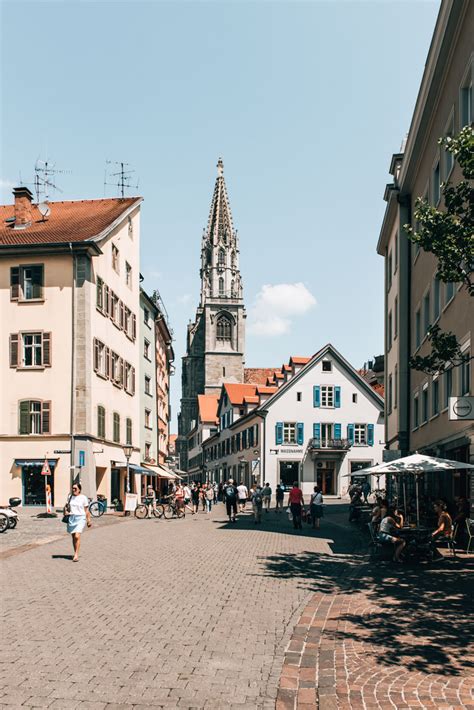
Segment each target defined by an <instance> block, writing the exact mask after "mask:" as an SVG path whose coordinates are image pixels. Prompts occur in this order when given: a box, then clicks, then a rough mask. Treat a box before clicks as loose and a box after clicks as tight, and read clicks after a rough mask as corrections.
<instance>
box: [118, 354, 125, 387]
mask: <svg viewBox="0 0 474 710" xmlns="http://www.w3.org/2000/svg"><path fill="white" fill-rule="evenodd" d="M119 384H120V387H123V386H124V384H125V360H124V359H123V358H120V360H119Z"/></svg>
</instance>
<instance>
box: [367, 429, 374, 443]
mask: <svg viewBox="0 0 474 710" xmlns="http://www.w3.org/2000/svg"><path fill="white" fill-rule="evenodd" d="M367 443H368V445H369V446H373V445H374V425H373V424H367Z"/></svg>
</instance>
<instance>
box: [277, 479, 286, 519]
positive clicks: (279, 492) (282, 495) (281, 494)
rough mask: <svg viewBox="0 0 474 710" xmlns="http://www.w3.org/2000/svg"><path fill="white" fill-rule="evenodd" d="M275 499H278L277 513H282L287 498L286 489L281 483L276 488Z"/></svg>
mask: <svg viewBox="0 0 474 710" xmlns="http://www.w3.org/2000/svg"><path fill="white" fill-rule="evenodd" d="M275 498H276V506H275V513H282V512H283V500H284V498H285V489H284V487H283V486H282V484H281V483H279V484H278V485H277V487H276V491H275Z"/></svg>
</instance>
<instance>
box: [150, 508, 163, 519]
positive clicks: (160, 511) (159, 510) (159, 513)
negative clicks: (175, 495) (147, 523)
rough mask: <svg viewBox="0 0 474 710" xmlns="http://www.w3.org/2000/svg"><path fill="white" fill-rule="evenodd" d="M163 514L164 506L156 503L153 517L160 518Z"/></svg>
mask: <svg viewBox="0 0 474 710" xmlns="http://www.w3.org/2000/svg"><path fill="white" fill-rule="evenodd" d="M164 514H165V507H164V506H163V505H157V506H156V508H155V509H154V511H153V515H154V516H155V518H162V517H163V515H164Z"/></svg>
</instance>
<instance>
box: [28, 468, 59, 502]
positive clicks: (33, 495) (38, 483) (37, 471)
mask: <svg viewBox="0 0 474 710" xmlns="http://www.w3.org/2000/svg"><path fill="white" fill-rule="evenodd" d="M42 469H43V463H35V464H27V465H26V466H22V473H21V479H22V488H23V505H46V491H45V478H46V476H43V475H42V473H41V471H42ZM50 469H51V476H48V483H49V485H50V486H51V504H52V505H54V465H51V464H50Z"/></svg>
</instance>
